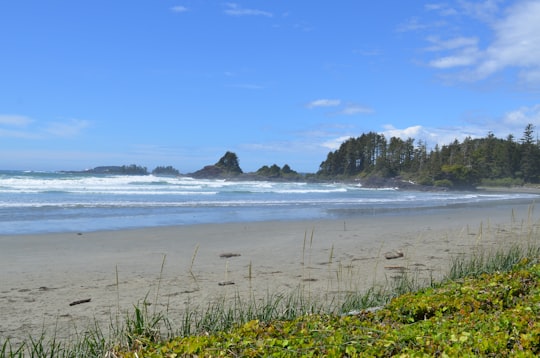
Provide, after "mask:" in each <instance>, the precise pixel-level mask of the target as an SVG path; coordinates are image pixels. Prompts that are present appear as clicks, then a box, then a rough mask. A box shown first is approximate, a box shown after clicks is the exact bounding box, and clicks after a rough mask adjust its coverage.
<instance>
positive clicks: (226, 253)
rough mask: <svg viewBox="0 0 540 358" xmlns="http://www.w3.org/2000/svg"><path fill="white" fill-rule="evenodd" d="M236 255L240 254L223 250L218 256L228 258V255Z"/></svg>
mask: <svg viewBox="0 0 540 358" xmlns="http://www.w3.org/2000/svg"><path fill="white" fill-rule="evenodd" d="M237 256H240V254H237V253H234V252H225V253H223V254H221V255H219V257H221V258H224V259H228V258H230V257H237Z"/></svg>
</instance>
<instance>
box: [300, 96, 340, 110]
mask: <svg viewBox="0 0 540 358" xmlns="http://www.w3.org/2000/svg"><path fill="white" fill-rule="evenodd" d="M340 104H341V100H339V99H327V98H323V99H316V100H314V101H311V102H309V103H308V104H306V107H307V108H317V107H335V106H339V105H340Z"/></svg>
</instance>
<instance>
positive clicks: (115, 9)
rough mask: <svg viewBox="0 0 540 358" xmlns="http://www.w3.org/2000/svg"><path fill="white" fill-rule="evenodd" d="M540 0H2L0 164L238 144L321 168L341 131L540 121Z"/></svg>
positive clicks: (131, 158) (215, 155) (445, 132)
mask: <svg viewBox="0 0 540 358" xmlns="http://www.w3.org/2000/svg"><path fill="white" fill-rule="evenodd" d="M539 19H540V1H539V0H536V1H530V0H517V1H502V0H480V1H466V0H456V1H446V2H437V1H433V2H431V1H427V2H426V1H417V0H408V1H395V0H380V1H358V0H340V1H326V0H323V1H307V0H305V1H302V0H297V1H285V0H274V1H262V0H260V1H259V0H242V1H237V2H236V1H235V2H227V1H210V0H146V1H144V0H130V1H124V0H115V1H109V0H107V1H105V0H78V1H60V0H47V1H44V0H17V1H1V2H0V169H18V170H83V169H87V168H92V167H95V166H100V165H127V164H137V165H142V166H146V167H147V168H148V169H149V170H152V169H153V168H155V167H156V166H168V165H172V166H173V167H175V168H177V169H179V170H180V172H182V173H190V172H193V171H196V170H198V169H200V168H202V167H203V166H205V165H209V164H214V163H216V162H217V161H218V160H219V158H220V157H221V156H223V155H224V154H225V152H226V151H232V152H234V153H236V154H237V156H238V158H239V161H240V166H241V168H242V169H243V170H244V171H245V172H250V171H256V170H257V169H259V168H260V167H261V166H263V165H272V164H277V165H279V166H283V165H284V164H288V165H289V166H290V167H291V168H292V169H293V170H296V171H299V172H316V171H317V170H318V168H319V165H320V164H321V162H322V161H324V160H325V159H326V156H327V154H328V153H329V152H330V151H333V150H336V149H337V148H338V147H339V145H340V144H341V143H342V142H344V141H345V140H347V139H348V138H350V137H358V136H360V135H361V134H362V133H367V132H377V133H382V134H384V135H385V136H386V137H387V138H390V137H392V136H399V137H402V138H403V139H407V138H409V137H410V138H414V139H415V143H416V144H418V142H419V141H422V142H423V143H426V144H427V145H428V147H433V146H435V145H436V144H439V145H444V144H448V143H450V142H452V141H454V140H455V139H458V140H460V141H461V140H463V139H464V138H466V137H468V136H469V137H472V138H477V137H485V136H487V135H488V134H489V133H493V134H494V135H495V136H497V137H500V138H506V137H507V136H508V135H509V134H512V135H514V137H515V138H516V140H519V138H521V136H522V134H523V131H524V129H525V126H526V125H527V124H529V123H531V124H533V125H535V128H536V129H537V130H540V20H539Z"/></svg>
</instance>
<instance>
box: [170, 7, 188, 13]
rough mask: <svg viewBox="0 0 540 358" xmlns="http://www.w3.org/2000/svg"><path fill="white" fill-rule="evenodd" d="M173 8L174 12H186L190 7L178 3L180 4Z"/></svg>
mask: <svg viewBox="0 0 540 358" xmlns="http://www.w3.org/2000/svg"><path fill="white" fill-rule="evenodd" d="M171 10H172V12H178V13H181V12H186V11H188V8H187V7H185V6H181V5H178V6H173V7H171Z"/></svg>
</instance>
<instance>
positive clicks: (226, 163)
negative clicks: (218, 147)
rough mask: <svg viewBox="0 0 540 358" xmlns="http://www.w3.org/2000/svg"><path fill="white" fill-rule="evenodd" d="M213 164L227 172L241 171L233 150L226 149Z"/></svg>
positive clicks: (237, 172)
mask: <svg viewBox="0 0 540 358" xmlns="http://www.w3.org/2000/svg"><path fill="white" fill-rule="evenodd" d="M215 165H216V167H219V168H221V169H223V170H224V171H226V172H228V173H234V174H242V173H243V172H242V169H241V168H240V164H239V162H238V156H237V155H236V154H235V153H233V152H229V151H227V153H225V155H224V156H223V157H221V158H220V159H219V161H218V162H217V163H216V164H215Z"/></svg>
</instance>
